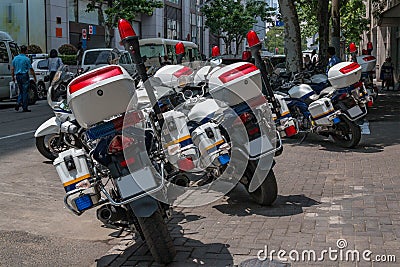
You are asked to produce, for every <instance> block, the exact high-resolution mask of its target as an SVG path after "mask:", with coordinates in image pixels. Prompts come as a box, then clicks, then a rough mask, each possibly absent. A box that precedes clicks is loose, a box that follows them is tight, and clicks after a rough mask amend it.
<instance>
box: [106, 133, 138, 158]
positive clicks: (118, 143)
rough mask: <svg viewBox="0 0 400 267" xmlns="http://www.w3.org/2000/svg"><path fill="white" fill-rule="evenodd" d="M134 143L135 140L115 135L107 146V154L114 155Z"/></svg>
mask: <svg viewBox="0 0 400 267" xmlns="http://www.w3.org/2000/svg"><path fill="white" fill-rule="evenodd" d="M134 142H135V139H133V138H131V137H126V136H122V135H116V136H115V137H114V138H113V139H112V140H111V142H110V144H109V145H108V153H109V154H115V153H118V152H121V151H123V150H124V149H126V148H128V147H130V146H131V145H132V144H133V143H134Z"/></svg>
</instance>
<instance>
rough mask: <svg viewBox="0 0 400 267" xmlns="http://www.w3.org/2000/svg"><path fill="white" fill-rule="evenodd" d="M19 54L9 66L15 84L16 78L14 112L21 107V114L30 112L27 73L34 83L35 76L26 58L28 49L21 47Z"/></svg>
mask: <svg viewBox="0 0 400 267" xmlns="http://www.w3.org/2000/svg"><path fill="white" fill-rule="evenodd" d="M20 50H21V53H20V54H19V55H18V56H16V57H15V58H14V59H13V61H12V65H11V76H12V79H13V81H14V82H15V78H17V83H18V87H19V95H18V101H17V104H16V106H15V110H16V111H18V110H19V107H20V106H22V109H23V112H30V110H29V109H28V90H29V73H28V71H29V72H30V73H31V74H32V76H33V79H34V81H35V83H36V75H35V72H34V70H33V68H32V65H31V61H30V60H29V58H28V57H27V56H26V52H27V51H28V48H27V47H26V46H25V45H23V46H21V48H20Z"/></svg>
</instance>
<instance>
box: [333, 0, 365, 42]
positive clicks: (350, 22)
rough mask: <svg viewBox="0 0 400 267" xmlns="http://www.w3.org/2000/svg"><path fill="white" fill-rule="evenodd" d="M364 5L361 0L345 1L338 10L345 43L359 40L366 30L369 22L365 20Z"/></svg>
mask: <svg viewBox="0 0 400 267" xmlns="http://www.w3.org/2000/svg"><path fill="white" fill-rule="evenodd" d="M365 12H366V10H365V5H364V3H363V1H362V0H349V1H345V3H344V4H342V7H341V8H340V16H341V18H340V27H341V30H342V34H343V37H344V38H345V39H346V42H347V43H351V42H355V43H357V42H358V41H360V40H361V34H362V32H363V31H366V30H368V24H369V20H368V19H366V18H365V14H366V13H365Z"/></svg>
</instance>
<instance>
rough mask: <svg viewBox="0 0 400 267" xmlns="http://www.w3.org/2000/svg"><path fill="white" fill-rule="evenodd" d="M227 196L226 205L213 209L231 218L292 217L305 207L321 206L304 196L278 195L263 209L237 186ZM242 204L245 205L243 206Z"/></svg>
mask: <svg viewBox="0 0 400 267" xmlns="http://www.w3.org/2000/svg"><path fill="white" fill-rule="evenodd" d="M239 188H240V189H239ZM228 196H229V199H228V203H226V204H220V205H215V206H213V208H215V209H217V210H219V211H220V212H222V213H224V214H229V215H232V216H233V215H234V216H251V215H262V216H266V217H282V216H292V215H296V214H300V213H303V208H305V207H311V206H315V205H319V204H321V202H318V201H316V200H314V199H312V198H309V197H306V196H305V195H289V196H282V195H278V198H277V199H276V201H275V202H274V204H273V205H272V206H271V207H265V206H261V205H258V204H257V203H255V202H251V201H250V199H249V198H250V197H249V195H248V193H247V192H246V191H245V190H244V189H243V188H242V187H239V186H238V187H237V188H236V189H235V190H233V191H231V192H230V193H229V195H228ZM243 203H246V205H243Z"/></svg>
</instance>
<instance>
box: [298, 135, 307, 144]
mask: <svg viewBox="0 0 400 267" xmlns="http://www.w3.org/2000/svg"><path fill="white" fill-rule="evenodd" d="M308 134H309V132H306V134H305V135H304V136H303V138H301V140H300V143H299V144H300V145H301V144H302V143H303V142H304V141H305V140H306V138H307V136H308Z"/></svg>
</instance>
